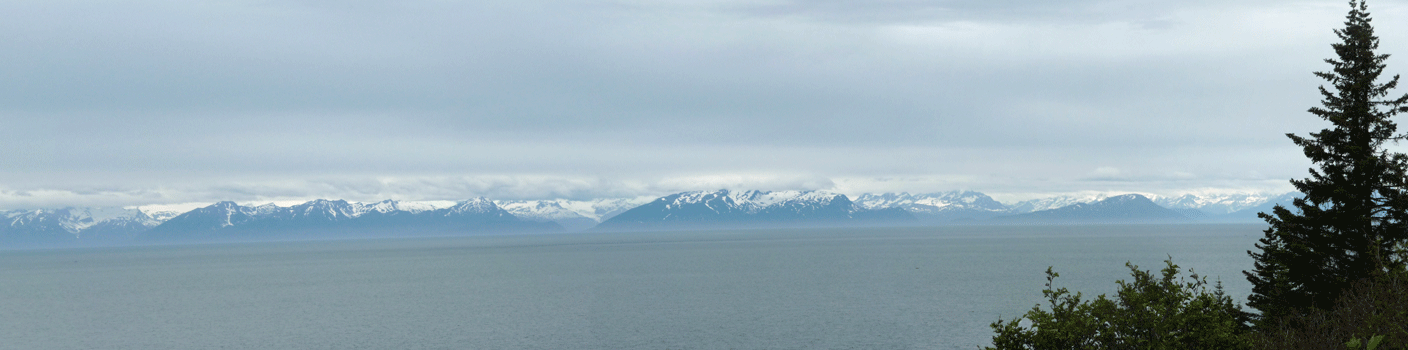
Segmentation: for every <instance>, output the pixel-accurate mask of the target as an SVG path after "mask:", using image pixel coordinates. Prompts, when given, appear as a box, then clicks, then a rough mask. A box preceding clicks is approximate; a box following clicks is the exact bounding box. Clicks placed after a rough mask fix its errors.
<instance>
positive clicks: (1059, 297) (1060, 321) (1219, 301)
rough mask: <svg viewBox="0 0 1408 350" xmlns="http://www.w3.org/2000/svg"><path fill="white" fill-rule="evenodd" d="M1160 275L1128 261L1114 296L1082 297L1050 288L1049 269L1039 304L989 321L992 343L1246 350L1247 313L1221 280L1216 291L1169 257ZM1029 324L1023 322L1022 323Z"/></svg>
mask: <svg viewBox="0 0 1408 350" xmlns="http://www.w3.org/2000/svg"><path fill="white" fill-rule="evenodd" d="M1165 263H1166V264H1167V266H1166V267H1164V269H1163V270H1162V274H1161V275H1160V276H1157V277H1156V276H1154V274H1152V273H1150V272H1149V271H1141V270H1139V267H1138V266H1135V265H1132V264H1129V263H1125V266H1127V267H1129V270H1130V276H1131V277H1133V279H1132V280H1131V281H1123V280H1121V281H1119V282H1118V283H1119V285H1120V287H1119V292H1118V294H1117V295H1116V297H1115V298H1114V299H1110V298H1107V297H1105V295H1103V294H1102V295H1100V296H1098V297H1096V298H1095V299H1094V300H1089V301H1086V300H1082V299H1081V296H1082V295H1081V293H1079V292H1077V293H1075V294H1071V292H1070V291H1068V290H1067V289H1066V288H1059V289H1053V287H1052V285H1053V282H1054V281H1055V279H1056V277H1059V276H1060V275H1059V274H1057V273H1056V272H1053V271H1052V269H1051V268H1047V269H1046V289H1044V290H1042V294H1044V295H1045V296H1046V299H1047V301H1048V302H1049V304H1050V305H1049V306H1048V307H1049V310H1043V309H1042V308H1041V306H1040V305H1038V306H1036V307H1033V308H1032V310H1031V311H1028V312H1027V313H1026V314H1025V315H1024V316H1022V317H1018V318H1017V319H1014V320H1011V321H1005V322H1004V321H1003V320H1002V319H998V321H997V322H994V323H992V325H991V326H992V328H993V330H994V331H996V332H997V335H995V336H993V345H994V346H995V347H992V348H988V349H1002V350H1006V349H1043V350H1046V349H1249V348H1250V347H1251V343H1250V339H1251V338H1250V337H1249V332H1250V326H1249V322H1250V315H1249V314H1247V313H1246V312H1243V311H1242V307H1241V305H1237V304H1234V303H1233V302H1232V298H1230V297H1228V296H1227V295H1225V294H1224V293H1223V290H1222V283H1221V282H1220V281H1219V282H1218V283H1217V284H1216V285H1215V287H1214V288H1213V290H1212V291H1209V290H1208V288H1207V286H1208V283H1207V278H1206V277H1204V278H1199V277H1198V274H1197V273H1193V271H1192V270H1189V273H1190V274H1191V275H1190V276H1189V277H1188V278H1183V277H1179V267H1178V265H1174V263H1173V260H1172V258H1170V259H1169V260H1166V261H1165ZM1023 320H1026V321H1029V322H1030V323H1031V326H1030V327H1023V326H1022V321H1023Z"/></svg>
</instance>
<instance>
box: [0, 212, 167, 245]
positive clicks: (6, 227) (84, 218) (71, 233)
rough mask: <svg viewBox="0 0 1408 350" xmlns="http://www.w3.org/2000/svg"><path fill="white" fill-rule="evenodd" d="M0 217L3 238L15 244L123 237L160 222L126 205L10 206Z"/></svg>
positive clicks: (81, 241)
mask: <svg viewBox="0 0 1408 350" xmlns="http://www.w3.org/2000/svg"><path fill="white" fill-rule="evenodd" d="M0 217H2V218H4V220H5V221H4V223H3V225H0V241H5V242H10V243H12V245H19V244H28V243H33V244H41V245H44V244H59V243H65V242H67V243H82V244H88V243H100V242H106V241H112V240H121V239H127V238H131V237H132V236H133V235H135V234H136V233H138V232H141V231H145V230H147V229H149V228H151V227H155V226H156V225H158V224H160V223H161V221H160V220H158V219H155V218H152V217H151V216H148V215H147V214H146V213H143V212H142V211H141V210H137V209H124V208H62V209H33V210H9V211H3V212H0ZM26 242H28V243H26Z"/></svg>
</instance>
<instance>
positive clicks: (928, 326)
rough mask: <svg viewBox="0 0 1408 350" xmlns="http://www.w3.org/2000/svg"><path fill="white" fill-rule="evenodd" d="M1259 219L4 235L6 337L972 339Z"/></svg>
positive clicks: (1246, 261)
mask: <svg viewBox="0 0 1408 350" xmlns="http://www.w3.org/2000/svg"><path fill="white" fill-rule="evenodd" d="M1260 229H1261V227H1260V226H1257V225H1170V226H1157V225H1145V226H1058V227H1010V226H1009V227H980V226H975V227H938V228H887V229H825V230H762V231H718V232H683V233H631V234H566V235H537V236H496V237H459V238H419V239H386V240H349V241H317V242H279V243H250V244H219V245H187V246H147V247H121V248H102V249H70V250H43V251H0V339H3V340H2V341H0V348H5V349H94V348H106V349H198V348H206V349H219V348H229V349H249V348H265V349H285V348H286V349H389V348H408V349H973V348H975V347H976V346H978V345H983V344H987V343H988V342H989V340H990V338H991V334H992V332H991V330H990V329H989V328H988V327H987V325H988V324H989V323H991V322H993V321H995V320H996V319H997V318H998V317H999V316H1001V317H1004V318H1009V319H1010V318H1011V317H1013V316H1016V315H1020V314H1021V313H1022V312H1025V311H1026V310H1027V309H1030V308H1031V307H1032V306H1033V305H1035V304H1037V303H1039V302H1041V301H1042V296H1041V288H1042V284H1043V282H1044V279H1043V278H1044V274H1043V272H1044V271H1045V269H1046V267H1047V266H1055V267H1056V270H1057V271H1058V272H1061V274H1062V277H1061V278H1060V279H1058V280H1057V283H1058V286H1066V287H1069V288H1071V289H1073V290H1080V291H1084V292H1086V293H1087V294H1098V293H1109V292H1113V291H1114V289H1115V283H1114V281H1115V280H1116V279H1121V278H1127V277H1128V270H1127V269H1126V268H1125V267H1124V263H1125V262H1126V261H1132V262H1134V263H1135V264H1139V265H1141V267H1142V268H1144V269H1151V270H1157V269H1159V268H1161V267H1162V261H1163V260H1164V259H1166V256H1167V255H1173V257H1174V261H1175V262H1176V263H1178V264H1180V265H1182V266H1184V267H1185V268H1186V267H1192V268H1195V269H1196V270H1198V272H1199V273H1200V274H1202V275H1205V276H1210V277H1212V278H1217V277H1218V276H1220V277H1221V279H1222V280H1223V282H1224V283H1225V284H1226V286H1227V289H1228V291H1229V292H1230V294H1231V295H1233V296H1236V297H1237V298H1239V300H1245V296H1246V295H1247V294H1248V292H1249V290H1250V286H1249V284H1248V283H1247V282H1246V281H1245V280H1244V279H1243V278H1242V276H1241V272H1240V271H1241V270H1244V269H1249V268H1250V267H1251V260H1250V258H1248V257H1247V256H1246V254H1245V251H1246V250H1248V249H1251V248H1252V243H1253V242H1254V241H1255V240H1256V238H1258V237H1259V236H1260V232H1259V230H1260Z"/></svg>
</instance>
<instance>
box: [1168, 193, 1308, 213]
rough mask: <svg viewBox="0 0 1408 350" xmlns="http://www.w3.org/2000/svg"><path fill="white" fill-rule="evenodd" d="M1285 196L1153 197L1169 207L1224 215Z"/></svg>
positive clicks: (1249, 194) (1186, 195)
mask: <svg viewBox="0 0 1408 350" xmlns="http://www.w3.org/2000/svg"><path fill="white" fill-rule="evenodd" d="M1282 196H1285V194H1271V193H1222V194H1185V195H1182V196H1176V197H1156V198H1152V199H1153V200H1154V203H1156V204H1158V205H1159V206H1162V207H1164V208H1169V209H1196V210H1200V211H1203V212H1205V213H1207V214H1209V215H1223V214H1230V213H1232V212H1236V211H1240V210H1244V209H1248V208H1252V207H1256V206H1259V205H1262V204H1266V203H1267V202H1269V201H1272V200H1274V199H1277V198H1279V197H1282Z"/></svg>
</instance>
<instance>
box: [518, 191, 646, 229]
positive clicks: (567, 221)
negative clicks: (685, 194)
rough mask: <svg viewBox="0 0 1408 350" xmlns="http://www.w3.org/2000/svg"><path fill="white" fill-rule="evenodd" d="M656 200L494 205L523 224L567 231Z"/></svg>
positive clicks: (598, 200) (627, 199) (617, 199)
mask: <svg viewBox="0 0 1408 350" xmlns="http://www.w3.org/2000/svg"><path fill="white" fill-rule="evenodd" d="M653 199H654V198H650V197H637V198H608V199H596V200H589V201H575V200H566V199H554V200H536V201H508V200H505V201H494V203H495V204H498V205H499V207H501V208H504V210H507V211H508V212H510V213H513V215H514V216H517V217H519V218H522V219H524V220H531V221H539V222H547V221H551V222H556V223H557V224H558V225H562V227H563V228H565V229H567V230H568V231H581V230H586V229H589V228H592V227H593V226H596V225H597V224H600V223H601V222H602V221H605V220H607V219H610V218H612V217H614V216H616V215H617V214H620V213H624V212H626V211H627V210H630V209H631V208H635V207H637V206H640V205H642V204H645V203H649V202H650V201H651V200H653Z"/></svg>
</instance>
